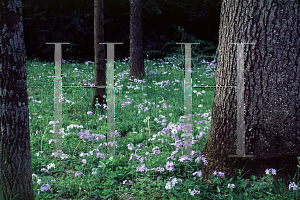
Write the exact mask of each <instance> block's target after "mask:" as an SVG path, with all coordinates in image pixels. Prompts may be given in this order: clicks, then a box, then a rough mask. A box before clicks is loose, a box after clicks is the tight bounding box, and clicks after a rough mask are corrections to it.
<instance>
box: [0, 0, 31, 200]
mask: <svg viewBox="0 0 300 200" xmlns="http://www.w3.org/2000/svg"><path fill="white" fill-rule="evenodd" d="M0 28H1V35H0V96H1V98H0V106H1V107H0V123H1V126H0V186H1V187H0V199H3V200H8V199H11V198H13V197H15V198H14V199H15V200H18V199H20V200H24V199H34V193H33V184H32V169H31V151H30V131H29V112H28V96H27V72H26V51H25V43H24V33H23V22H22V2H21V0H10V1H1V3H0ZM1 184H2V185H1Z"/></svg>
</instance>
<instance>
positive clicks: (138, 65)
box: [130, 0, 145, 81]
mask: <svg viewBox="0 0 300 200" xmlns="http://www.w3.org/2000/svg"><path fill="white" fill-rule="evenodd" d="M142 36H143V35H142V4H141V0H130V77H131V79H132V81H133V80H134V78H136V79H139V80H142V78H144V77H145V67H144V58H143V44H142V42H143V40H142V39H143V38H142Z"/></svg>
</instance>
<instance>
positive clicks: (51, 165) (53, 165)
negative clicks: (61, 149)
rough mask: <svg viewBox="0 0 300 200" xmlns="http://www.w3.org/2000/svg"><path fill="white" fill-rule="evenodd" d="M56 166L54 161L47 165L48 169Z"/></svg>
mask: <svg viewBox="0 0 300 200" xmlns="http://www.w3.org/2000/svg"><path fill="white" fill-rule="evenodd" d="M52 167H53V168H55V164H54V163H49V165H47V169H51V168H52Z"/></svg>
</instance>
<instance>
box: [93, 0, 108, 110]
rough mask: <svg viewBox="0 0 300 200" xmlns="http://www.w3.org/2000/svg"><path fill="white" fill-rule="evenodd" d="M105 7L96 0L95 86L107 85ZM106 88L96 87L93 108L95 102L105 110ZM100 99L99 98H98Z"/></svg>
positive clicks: (101, 2) (101, 1) (100, 0)
mask: <svg viewBox="0 0 300 200" xmlns="http://www.w3.org/2000/svg"><path fill="white" fill-rule="evenodd" d="M103 13H104V8H103V0H94V49H95V86H106V71H105V69H106V62H105V46H104V44H99V43H103V42H104V15H103ZM104 95H106V88H95V91H94V98H93V108H95V104H98V103H99V104H100V105H101V108H102V109H101V111H104V109H103V104H105V98H104V97H103V96H104ZM97 99H98V100H97Z"/></svg>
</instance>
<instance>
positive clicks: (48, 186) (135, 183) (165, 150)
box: [27, 55, 300, 199]
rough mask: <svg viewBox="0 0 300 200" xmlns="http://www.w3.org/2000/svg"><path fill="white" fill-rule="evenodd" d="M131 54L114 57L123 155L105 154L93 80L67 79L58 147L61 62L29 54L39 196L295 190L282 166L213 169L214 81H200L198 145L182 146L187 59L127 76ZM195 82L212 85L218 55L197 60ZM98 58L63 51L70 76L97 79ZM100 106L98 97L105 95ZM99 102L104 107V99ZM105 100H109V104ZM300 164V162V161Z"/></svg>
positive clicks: (270, 194)
mask: <svg viewBox="0 0 300 200" xmlns="http://www.w3.org/2000/svg"><path fill="white" fill-rule="evenodd" d="M129 60H130V59H129V58H126V59H124V60H122V61H116V62H115V130H116V131H117V136H116V137H115V141H116V148H115V149H116V151H115V157H107V156H106V146H107V144H106V115H105V114H103V113H102V112H101V109H94V110H92V99H93V89H91V88H63V91H62V94H63V102H62V119H63V123H62V127H63V128H64V131H63V137H62V142H63V143H62V144H63V152H64V155H65V156H64V157H62V158H56V157H53V156H51V155H52V153H53V151H54V142H55V141H54V134H53V130H50V128H52V126H53V125H54V122H53V119H54V101H53V99H54V91H53V89H54V83H53V78H54V76H55V74H54V66H53V64H52V63H41V62H37V61H34V60H33V61H28V62H27V71H28V96H29V112H30V133H31V150H32V169H33V175H32V177H33V181H34V191H35V196H36V199H297V198H298V191H297V184H298V176H297V180H295V179H296V177H294V179H293V180H294V181H293V182H291V183H290V184H289V186H286V185H285V184H284V183H280V182H276V181H274V180H273V179H272V175H273V174H275V173H276V170H275V169H266V176H265V177H263V178H261V180H258V181H256V180H255V177H253V181H252V182H251V184H249V180H244V179H242V178H241V177H242V171H239V174H238V176H237V181H236V182H233V179H232V178H231V179H229V180H228V179H227V178H226V177H225V176H224V173H222V172H215V173H214V174H211V177H212V178H213V180H214V181H213V184H212V185H206V184H203V183H202V179H203V177H202V172H201V169H202V167H203V165H206V164H207V161H206V159H205V157H203V156H202V155H201V151H202V150H203V148H204V146H205V143H206V139H207V135H208V133H209V128H210V122H211V109H212V103H213V89H212V88H193V90H192V100H193V101H192V115H193V116H192V117H193V151H192V154H191V156H189V157H188V156H185V155H183V153H182V147H183V137H182V135H183V133H184V129H183V127H184V123H183V122H184V107H183V106H184V68H183V66H184V60H183V59H180V58H177V56H176V55H174V56H173V57H167V58H165V60H153V61H152V60H145V71H146V77H145V78H144V79H143V80H133V81H131V80H129V68H130V67H129V62H130V61H129ZM192 63H193V66H192V74H193V79H192V85H193V86H195V85H196V86H201V85H214V84H215V83H214V68H215V61H213V62H210V63H209V62H206V61H205V60H199V59H193V60H192ZM94 73H95V72H94V64H93V63H92V62H86V63H83V64H79V63H77V62H76V61H64V62H63V64H62V83H63V85H73V86H78V85H81V86H87V85H90V86H92V85H93V84H92V83H94V82H95V81H94ZM97 106H98V107H99V105H97ZM98 107H97V108H98ZM104 110H105V108H104ZM298 167H300V166H298Z"/></svg>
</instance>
